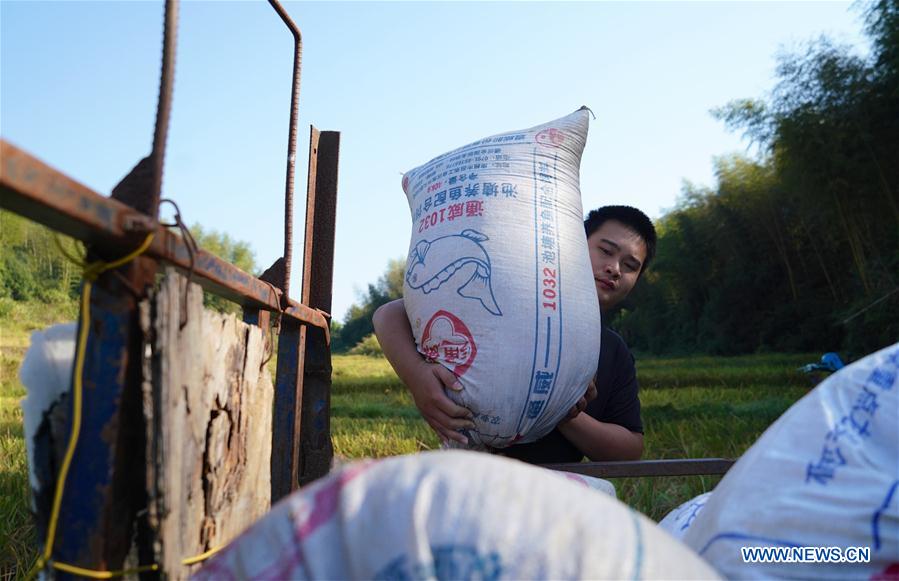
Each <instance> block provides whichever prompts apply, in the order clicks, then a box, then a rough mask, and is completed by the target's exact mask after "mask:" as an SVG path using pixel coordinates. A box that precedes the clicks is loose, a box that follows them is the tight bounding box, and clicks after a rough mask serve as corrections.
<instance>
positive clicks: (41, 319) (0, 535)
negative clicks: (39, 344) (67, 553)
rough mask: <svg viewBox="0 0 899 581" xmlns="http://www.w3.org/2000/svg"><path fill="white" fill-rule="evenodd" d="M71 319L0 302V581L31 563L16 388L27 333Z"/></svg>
mask: <svg viewBox="0 0 899 581" xmlns="http://www.w3.org/2000/svg"><path fill="white" fill-rule="evenodd" d="M76 314H77V306H76V305H75V303H74V302H69V301H66V302H63V303H51V304H46V303H41V302H30V303H25V302H16V301H13V300H11V299H6V298H0V581H6V580H7V579H13V578H17V577H22V576H23V575H24V573H25V572H26V571H27V570H28V569H30V568H31V566H32V564H33V563H34V560H35V558H36V553H35V549H34V547H35V542H36V539H35V530H34V524H33V521H32V518H31V514H30V512H29V506H30V501H29V497H28V494H29V493H28V466H27V460H26V456H25V438H24V432H23V429H22V408H21V407H20V406H19V402H20V401H21V399H22V398H23V397H25V388H24V387H22V384H21V383H20V382H19V366H20V365H21V363H22V359H23V358H24V356H25V350H26V349H27V348H28V340H29V339H28V337H29V332H30V331H33V330H35V329H41V328H44V327H46V326H48V325H50V324H52V323H56V322H59V321H64V320H71V319H74V318H75V316H76Z"/></svg>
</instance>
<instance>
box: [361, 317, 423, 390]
mask: <svg viewBox="0 0 899 581" xmlns="http://www.w3.org/2000/svg"><path fill="white" fill-rule="evenodd" d="M372 324H373V325H374V328H375V335H376V336H377V337H378V342H379V343H380V344H381V351H382V352H383V353H384V358H385V359H387V361H388V362H389V363H390V365H391V366H392V367H393V369H394V371H396V374H397V375H398V376H399V378H400V379H401V380H402V381H403V382H408V380H410V379H411V370H412V369H413V367H414V366H415V365H416V364H419V363H421V360H422V359H423V357H422V356H421V354H420V353H419V352H418V350H417V349H416V348H415V337H414V336H413V335H412V328H411V327H410V326H409V320H408V319H407V318H406V309H405V306H404V305H403V301H402V299H399V300H395V301H392V302H389V303H387V304H386V305H383V306H381V307H379V308H378V310H377V311H375V314H374V316H373V317H372Z"/></svg>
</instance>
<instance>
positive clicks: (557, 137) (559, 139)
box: [534, 127, 565, 147]
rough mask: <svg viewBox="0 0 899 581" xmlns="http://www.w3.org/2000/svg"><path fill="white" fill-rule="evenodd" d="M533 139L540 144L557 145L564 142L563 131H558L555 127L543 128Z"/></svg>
mask: <svg viewBox="0 0 899 581" xmlns="http://www.w3.org/2000/svg"><path fill="white" fill-rule="evenodd" d="M534 140H535V141H536V142H537V143H539V144H540V145H548V146H550V147H559V146H560V145H562V144H563V143H565V133H563V132H562V131H559V130H558V129H556V128H555V127H550V128H549V129H544V130H543V131H541V132H540V133H538V134H537V136H536V137H535V138H534Z"/></svg>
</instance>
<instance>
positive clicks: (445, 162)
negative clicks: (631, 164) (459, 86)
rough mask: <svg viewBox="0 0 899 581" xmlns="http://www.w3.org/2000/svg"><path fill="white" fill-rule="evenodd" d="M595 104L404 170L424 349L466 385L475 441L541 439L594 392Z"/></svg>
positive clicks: (412, 293)
mask: <svg viewBox="0 0 899 581" xmlns="http://www.w3.org/2000/svg"><path fill="white" fill-rule="evenodd" d="M588 115H589V112H588V110H587V109H586V108H581V109H580V110H578V111H575V112H574V113H572V114H570V115H568V116H567V117H563V118H561V119H557V120H556V121H552V122H550V123H546V124H544V125H540V126H537V127H533V128H531V129H525V130H521V131H513V132H509V133H503V134H499V135H494V136H491V137H487V138H484V139H480V140H478V141H475V142H474V143H471V144H468V145H466V146H464V147H460V148H458V149H456V150H453V151H451V152H449V153H446V154H444V155H441V156H440V157H437V158H435V159H433V160H431V161H429V162H428V163H426V164H424V165H422V166H421V167H418V168H416V169H413V170H412V171H409V172H408V173H406V174H405V175H404V177H403V190H404V191H405V193H406V196H407V198H408V201H409V208H410V211H411V213H412V237H411V242H410V245H409V258H408V263H407V269H406V275H405V282H404V285H403V297H404V302H405V306H406V312H407V315H408V317H409V321H410V323H411V325H412V331H413V334H414V336H415V341H416V343H417V345H418V349H419V351H420V352H421V353H422V354H423V355H425V356H426V357H427V358H429V359H430V360H432V361H437V362H439V363H441V364H443V365H444V366H446V367H447V368H449V369H450V370H451V371H453V372H454V373H455V374H456V376H457V377H458V378H459V380H460V382H461V383H462V385H463V386H464V390H463V391H461V392H452V393H449V394H448V395H449V397H451V398H453V399H454V400H455V401H456V403H458V404H460V405H463V406H465V407H467V408H469V409H471V410H472V411H473V412H474V423H475V426H476V428H475V429H474V430H473V431H471V432H468V433H467V435H468V437H469V441H470V442H471V444H472V445H473V446H478V447H482V446H485V445H486V446H491V447H505V446H508V445H510V444H513V443H518V442H530V441H534V440H537V439H539V438H540V437H542V436H544V435H545V434H547V433H548V432H549V431H550V430H552V429H553V428H554V427H555V426H556V424H557V423H558V422H559V421H560V420H561V419H562V418H563V417H564V416H565V414H566V412H567V411H568V410H569V409H570V408H571V407H572V406H573V405H574V404H575V403H576V402H577V400H578V399H579V398H580V397H581V396H583V395H584V391H585V390H586V388H587V384H588V382H589V381H590V379H591V377H592V376H593V374H594V373H595V372H596V367H597V361H598V358H599V346H600V345H599V342H600V334H601V329H600V318H599V303H598V300H597V296H596V287H595V284H594V281H593V273H592V269H591V266H590V259H589V254H588V251H587V244H586V239H585V236H584V228H583V221H582V220H583V209H582V206H581V197H580V186H579V171H580V160H581V154H582V153H583V150H584V144H585V142H586V139H587V129H588V124H589V120H588Z"/></svg>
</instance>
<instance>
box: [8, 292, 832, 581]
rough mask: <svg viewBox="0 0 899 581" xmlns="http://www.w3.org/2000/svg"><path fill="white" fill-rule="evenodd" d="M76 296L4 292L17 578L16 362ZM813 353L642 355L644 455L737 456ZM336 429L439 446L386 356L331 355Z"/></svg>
mask: <svg viewBox="0 0 899 581" xmlns="http://www.w3.org/2000/svg"><path fill="white" fill-rule="evenodd" d="M75 315H76V313H75V312H73V311H72V310H71V306H62V307H55V306H48V305H28V304H20V303H12V302H11V301H8V300H3V299H0V581H4V580H5V579H13V578H20V577H21V576H22V575H23V573H24V571H26V570H27V569H28V567H30V565H31V563H32V562H33V560H34V556H35V552H34V541H35V539H34V528H33V526H32V523H31V517H30V514H29V512H28V510H29V500H28V491H27V488H28V482H27V480H28V478H27V470H26V465H25V444H24V441H23V433H22V416H21V411H20V408H19V401H20V400H21V398H22V397H24V395H25V390H24V388H23V387H22V386H21V384H20V383H19V381H18V367H19V365H20V364H21V361H22V358H23V356H24V353H25V350H26V348H27V346H28V336H29V333H30V331H32V330H34V329H38V328H43V327H45V326H47V325H49V324H51V323H54V322H58V321H62V320H73V319H74V317H75ZM815 358H816V357H815V356H813V355H754V356H747V357H733V358H720V357H715V358H713V357H689V358H679V359H650V358H642V357H638V358H637V372H638V378H639V380H640V384H641V396H640V398H641V401H642V404H643V419H644V424H645V429H646V439H645V442H646V451H645V454H644V458H647V459H656V458H698V457H736V456H739V455H740V454H741V453H742V452H743V451H744V450H746V448H748V447H749V446H750V445H751V444H752V443H753V442H754V441H755V440H756V439H757V438H758V436H759V435H760V434H761V433H762V432H763V431H764V430H765V428H767V427H768V426H769V425H770V424H771V422H773V421H774V420H775V419H776V418H777V417H778V416H779V415H780V414H781V413H783V412H784V411H785V410H786V409H787V408H788V407H789V406H790V405H792V403H793V402H795V401H796V400H797V399H799V398H800V397H801V396H802V395H804V394H805V393H806V392H807V391H808V389H809V388H810V387H811V384H810V383H809V380H808V378H806V377H805V376H803V375H801V374H799V373H798V372H796V371H795V370H796V368H797V367H799V366H800V365H801V364H804V363H807V362H809V361H813V360H814V359H815ZM333 364H334V375H333V393H332V402H331V405H332V409H331V411H332V422H331V430H332V436H333V441H334V450H335V453H336V454H337V455H338V456H340V457H341V458H342V459H353V458H363V457H384V456H392V455H396V454H408V453H415V452H418V451H422V450H431V449H436V448H438V446H439V443H438V440H437V437H436V436H435V435H434V434H433V432H431V430H430V428H428V426H427V425H426V424H425V423H424V422H423V421H422V420H421V419H420V418H419V416H418V412H417V410H416V409H415V407H414V405H413V403H412V399H411V397H410V396H409V395H408V393H407V392H406V390H405V389H404V388H403V386H402V384H401V383H400V382H399V380H398V379H397V377H396V375H394V373H393V371H392V370H391V369H390V366H389V365H388V364H387V362H386V361H385V360H383V359H380V358H375V357H366V356H353V355H345V356H335V357H334V360H333ZM718 480H719V478H717V477H669V478H642V479H617V480H615V481H614V483H615V486H616V487H617V489H618V497H619V499H621V500H622V501H624V502H626V503H627V504H629V505H630V506H632V507H634V508H635V509H637V510H639V511H641V512H643V513H645V514H647V515H648V516H650V517H651V518H653V519H656V520H658V519H660V518H662V517H663V516H665V514H667V513H668V512H669V511H670V510H671V509H672V508H674V507H675V506H677V505H678V504H680V503H681V502H683V501H685V500H687V499H689V498H692V497H693V496H695V495H697V494H699V493H701V492H705V491H707V490H711V489H712V488H713V487H714V486H715V484H716V483H717V481H718Z"/></svg>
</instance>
